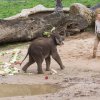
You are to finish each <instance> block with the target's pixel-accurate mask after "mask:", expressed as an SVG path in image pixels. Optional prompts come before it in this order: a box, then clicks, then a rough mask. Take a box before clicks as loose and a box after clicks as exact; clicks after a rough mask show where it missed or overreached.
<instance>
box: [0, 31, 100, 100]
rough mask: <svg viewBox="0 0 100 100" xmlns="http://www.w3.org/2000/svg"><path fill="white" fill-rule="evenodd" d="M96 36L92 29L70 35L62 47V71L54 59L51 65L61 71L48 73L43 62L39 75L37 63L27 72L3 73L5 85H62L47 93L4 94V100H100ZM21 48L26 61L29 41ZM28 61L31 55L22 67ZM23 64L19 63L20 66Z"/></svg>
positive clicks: (99, 55)
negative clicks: (42, 72)
mask: <svg viewBox="0 0 100 100" xmlns="http://www.w3.org/2000/svg"><path fill="white" fill-rule="evenodd" d="M94 38H95V36H94V34H93V33H91V32H84V33H81V34H78V35H76V36H70V37H68V38H66V40H65V42H64V45H63V46H60V47H58V51H59V54H60V56H61V59H62V61H63V64H64V65H65V69H64V70H60V67H59V65H58V64H57V63H56V62H55V61H54V60H53V59H52V62H51V68H53V69H55V70H56V71H57V74H50V72H46V71H45V63H43V70H44V74H43V75H38V74H37V71H36V69H37V67H36V66H37V65H36V64H34V65H32V66H30V68H29V69H28V72H27V74H23V73H20V74H18V75H13V76H0V83H1V84H4V83H7V84H54V85H55V84H57V85H59V86H61V87H62V88H61V89H60V91H57V92H56V93H50V94H45V95H43V94H42V95H35V96H15V97H3V98H0V100H100V46H99V47H98V51H97V57H96V58H95V59H93V58H92V51H93V43H94ZM17 47H18V48H20V49H21V60H22V59H23V58H24V56H25V55H26V52H27V48H28V44H23V46H22V45H18V46H17ZM6 48H7V49H13V48H12V47H9V46H7V47H3V48H1V50H5V51H6ZM8 58H9V57H6V56H4V57H0V60H1V61H6V60H7V59H8ZM27 60H28V58H27V59H26V60H25V62H24V63H23V64H22V66H23V65H24V64H25V63H26V62H27ZM22 66H21V67H20V66H19V65H16V67H18V68H19V69H21V68H22ZM33 66H34V67H33ZM45 76H48V79H45Z"/></svg>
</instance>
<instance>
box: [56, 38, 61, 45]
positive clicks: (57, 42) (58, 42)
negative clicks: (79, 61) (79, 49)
mask: <svg viewBox="0 0 100 100" xmlns="http://www.w3.org/2000/svg"><path fill="white" fill-rule="evenodd" d="M55 41H56V44H57V45H61V41H60V38H57V37H55Z"/></svg>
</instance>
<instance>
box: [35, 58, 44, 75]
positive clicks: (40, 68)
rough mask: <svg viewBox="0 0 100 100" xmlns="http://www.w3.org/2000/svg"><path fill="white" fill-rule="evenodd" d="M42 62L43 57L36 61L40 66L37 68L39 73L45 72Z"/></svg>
mask: <svg viewBox="0 0 100 100" xmlns="http://www.w3.org/2000/svg"><path fill="white" fill-rule="evenodd" d="M42 62H43V60H41V59H38V61H36V63H37V66H38V68H37V71H38V74H43V70H42Z"/></svg>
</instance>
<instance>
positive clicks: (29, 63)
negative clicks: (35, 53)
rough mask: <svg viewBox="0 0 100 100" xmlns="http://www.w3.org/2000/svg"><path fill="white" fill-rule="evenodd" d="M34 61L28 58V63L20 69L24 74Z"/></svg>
mask: <svg viewBox="0 0 100 100" xmlns="http://www.w3.org/2000/svg"><path fill="white" fill-rule="evenodd" d="M34 62H35V61H34V60H33V59H32V58H31V57H30V56H29V62H27V63H26V64H25V65H24V67H23V68H22V70H23V71H24V72H26V70H27V68H28V67H29V66H30V65H31V64H33V63H34Z"/></svg>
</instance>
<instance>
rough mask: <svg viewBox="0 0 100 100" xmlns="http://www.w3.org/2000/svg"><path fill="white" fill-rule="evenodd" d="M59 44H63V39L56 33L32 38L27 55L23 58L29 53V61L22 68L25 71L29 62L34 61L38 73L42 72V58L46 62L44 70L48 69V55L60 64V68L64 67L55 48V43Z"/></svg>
mask: <svg viewBox="0 0 100 100" xmlns="http://www.w3.org/2000/svg"><path fill="white" fill-rule="evenodd" d="M61 44H63V39H62V37H61V36H60V35H58V34H51V36H50V37H49V38H47V37H40V38H37V39H35V40H33V42H32V43H31V45H30V46H29V49H28V52H27V55H26V56H25V58H24V60H25V59H26V57H27V56H28V55H29V61H28V62H27V63H26V64H25V65H24V67H23V68H22V70H23V71H24V72H26V70H27V68H28V67H29V66H30V65H31V64H33V63H35V62H36V63H37V66H38V68H37V71H38V74H43V70H42V63H43V60H44V59H45V62H46V71H49V70H50V63H51V58H50V56H52V58H53V59H54V60H55V61H56V62H57V63H58V64H59V65H60V68H61V69H64V65H63V64H62V61H61V59H60V56H59V54H58V52H57V48H56V46H57V45H61ZM24 60H23V61H24ZM23 61H22V62H23Z"/></svg>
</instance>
